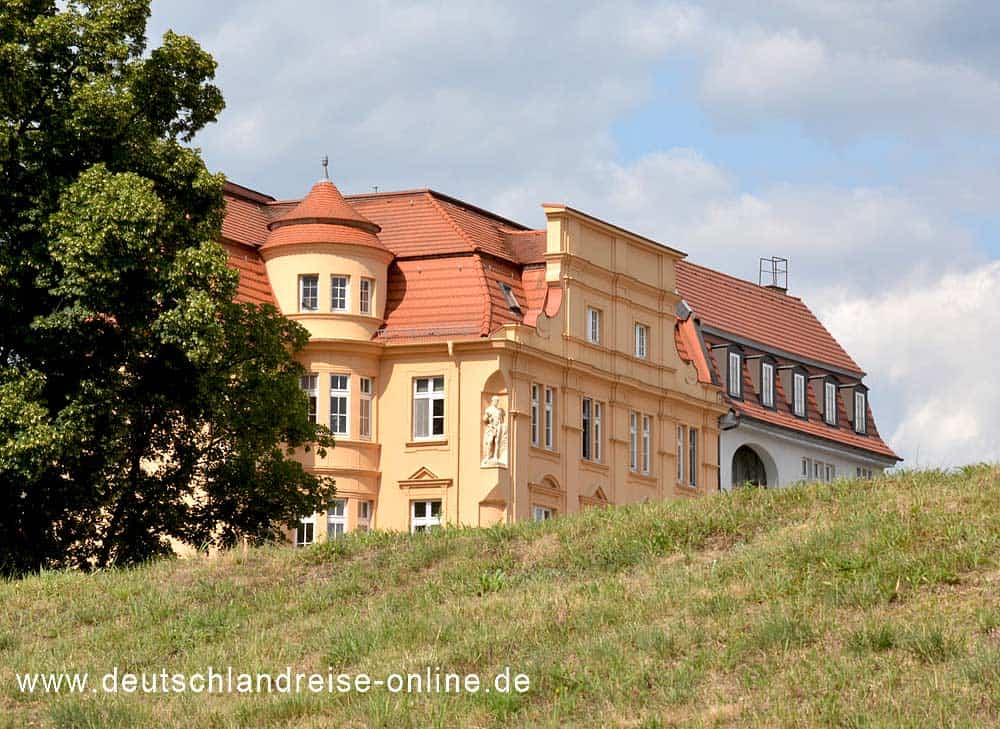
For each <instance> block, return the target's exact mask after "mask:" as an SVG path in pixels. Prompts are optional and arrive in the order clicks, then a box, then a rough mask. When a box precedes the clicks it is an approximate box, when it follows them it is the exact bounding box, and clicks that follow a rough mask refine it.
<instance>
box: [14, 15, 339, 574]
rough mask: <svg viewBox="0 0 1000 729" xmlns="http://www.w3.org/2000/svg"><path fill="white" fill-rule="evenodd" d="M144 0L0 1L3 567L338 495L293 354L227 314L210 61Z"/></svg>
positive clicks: (236, 311)
mask: <svg viewBox="0 0 1000 729" xmlns="http://www.w3.org/2000/svg"><path fill="white" fill-rule="evenodd" d="M148 16H149V0H91V1H90V2H77V1H74V0H69V1H68V2H66V1H63V2H59V3H56V2H54V1H52V0H3V2H2V3H0V571H3V572H6V573H20V572H24V571H27V570H35V569H38V568H42V567H57V566H80V567H95V566H96V567H101V566H105V565H109V564H130V563H134V562H137V561H140V560H144V559H147V558H149V557H151V556H153V555H157V554H162V553H165V552H167V551H168V550H169V540H170V539H176V540H179V541H181V542H184V543H187V544H190V545H194V546H198V547H201V546H206V545H219V546H226V545H231V544H233V543H234V542H236V541H237V540H238V539H240V538H243V537H246V538H249V539H251V540H263V539H268V538H273V537H275V536H277V535H278V534H279V533H280V531H281V529H282V527H284V526H288V525H290V524H292V523H294V521H295V520H296V518H297V516H298V515H300V514H303V513H311V512H313V511H315V510H317V509H320V508H322V507H323V505H325V504H326V503H328V502H329V499H330V498H331V496H332V493H333V485H332V483H330V482H329V481H327V480H326V479H322V478H317V477H315V476H312V475H310V474H308V473H307V472H305V471H304V470H303V468H302V467H301V465H300V464H299V463H298V462H296V461H295V460H292V459H290V458H289V456H290V451H289V450H286V449H291V448H303V449H309V448H314V449H317V450H319V451H322V450H323V449H324V448H325V447H329V446H330V445H332V443H331V442H330V439H329V434H328V432H326V431H325V430H323V429H322V428H318V427H317V426H316V425H314V424H313V423H311V422H310V421H309V420H308V417H307V415H306V403H305V399H304V397H305V396H304V395H303V393H302V392H301V391H300V390H299V387H298V377H299V376H300V375H301V374H302V369H301V367H300V366H299V365H298V364H297V363H296V362H295V361H294V359H293V355H294V353H295V352H296V351H297V350H299V349H301V348H302V347H303V346H304V345H305V343H306V341H307V338H308V337H307V334H306V332H305V330H304V329H302V328H301V327H300V326H298V325H297V324H295V323H293V322H290V321H288V320H287V319H285V318H284V317H282V316H281V315H280V314H279V312H278V311H277V310H276V309H275V308H274V307H271V306H261V307H257V306H254V305H251V304H238V303H235V302H234V295H235V292H236V284H237V274H236V273H235V272H234V271H233V270H231V269H230V268H229V267H228V266H227V263H226V255H225V253H224V251H223V250H222V248H221V246H219V245H218V243H217V242H216V241H217V240H218V238H219V235H220V226H221V221H222V215H223V210H224V202H223V197H222V183H223V179H222V177H221V176H219V175H212V174H209V172H208V170H207V169H206V167H205V165H204V163H203V161H202V159H201V157H200V155H199V152H198V151H197V150H196V149H193V148H191V147H190V146H187V144H188V143H189V142H190V141H191V140H192V138H193V137H194V135H195V134H196V133H197V132H198V131H199V130H200V129H202V128H203V127H204V126H205V125H206V124H208V123H210V122H213V121H215V119H216V117H217V115H218V114H219V112H220V111H221V110H222V108H223V101H222V95H221V93H220V91H219V90H218V89H217V88H216V87H215V86H214V85H213V84H212V83H211V81H212V79H213V77H214V73H215V61H214V60H213V59H212V57H211V56H210V55H209V54H208V53H206V52H205V51H203V50H202V49H201V48H200V47H199V46H198V44H197V43H195V42H194V41H193V40H192V39H190V38H187V37H184V36H180V35H175V34H173V33H167V34H165V35H164V37H163V40H162V44H161V45H160V46H159V47H158V48H155V49H153V50H152V51H150V52H147V48H146V39H145V28H146V22H147V19H148Z"/></svg>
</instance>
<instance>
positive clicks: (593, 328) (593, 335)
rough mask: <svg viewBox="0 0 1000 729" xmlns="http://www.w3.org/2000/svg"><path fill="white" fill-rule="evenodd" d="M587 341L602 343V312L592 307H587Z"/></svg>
mask: <svg viewBox="0 0 1000 729" xmlns="http://www.w3.org/2000/svg"><path fill="white" fill-rule="evenodd" d="M587 341H588V342H590V343H591V344H600V343H601V310H600V309H595V308H594V307H592V306H588V307H587Z"/></svg>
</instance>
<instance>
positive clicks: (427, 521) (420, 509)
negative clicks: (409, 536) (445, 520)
mask: <svg viewBox="0 0 1000 729" xmlns="http://www.w3.org/2000/svg"><path fill="white" fill-rule="evenodd" d="M439 526H441V502H440V501H439V500H436V501H412V502H410V531H411V532H426V531H429V530H431V529H436V528H438V527H439Z"/></svg>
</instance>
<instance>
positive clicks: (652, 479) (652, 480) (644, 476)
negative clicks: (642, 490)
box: [628, 471, 657, 486]
mask: <svg viewBox="0 0 1000 729" xmlns="http://www.w3.org/2000/svg"><path fill="white" fill-rule="evenodd" d="M628 475H629V478H632V479H635V480H636V481H641V482H642V483H645V484H646V485H647V486H655V485H656V483H657V478H656V476H654V475H653V474H651V473H642V472H641V471H629V472H628Z"/></svg>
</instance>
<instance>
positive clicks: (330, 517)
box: [326, 499, 347, 541]
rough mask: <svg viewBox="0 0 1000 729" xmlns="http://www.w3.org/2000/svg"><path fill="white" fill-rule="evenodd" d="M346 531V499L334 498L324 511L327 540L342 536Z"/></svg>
mask: <svg viewBox="0 0 1000 729" xmlns="http://www.w3.org/2000/svg"><path fill="white" fill-rule="evenodd" d="M346 531H347V499H334V501H333V503H332V504H331V505H330V508H329V509H328V510H327V512H326V538H327V541H329V540H331V539H336V538H337V537H340V536H343V535H344V532H346Z"/></svg>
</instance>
